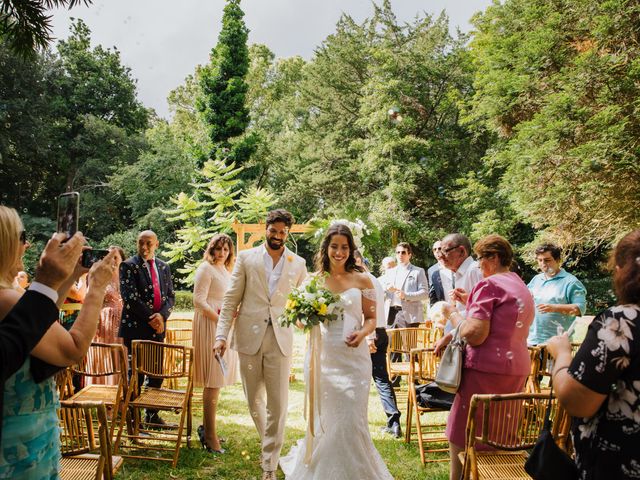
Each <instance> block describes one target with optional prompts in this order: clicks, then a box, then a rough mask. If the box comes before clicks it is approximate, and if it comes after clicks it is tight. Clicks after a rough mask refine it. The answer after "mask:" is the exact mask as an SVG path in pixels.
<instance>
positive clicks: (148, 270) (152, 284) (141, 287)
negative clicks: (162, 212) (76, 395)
mask: <svg viewBox="0 0 640 480" xmlns="http://www.w3.org/2000/svg"><path fill="white" fill-rule="evenodd" d="M159 245H160V244H159V242H158V237H157V236H156V234H155V233H154V232H152V231H151V230H145V231H144V232H141V233H140V234H139V235H138V254H137V255H134V256H133V257H131V258H129V259H127V260H126V261H124V262H122V263H121V264H120V293H121V295H122V301H123V309H122V323H121V324H120V332H119V335H120V336H121V337H122V338H123V340H124V344H125V346H126V347H127V350H128V352H129V355H131V341H132V340H153V341H155V342H164V335H165V324H166V321H167V319H168V318H169V315H170V314H171V310H172V309H173V305H174V304H175V294H174V292H173V282H172V280H171V269H170V268H169V265H167V264H166V263H165V262H163V261H162V260H160V259H158V258H156V256H155V252H156V249H157V248H158V247H159ZM142 381H143V378H139V379H138V385H142ZM147 385H148V386H149V387H154V388H159V387H161V386H162V379H161V378H148V379H147ZM146 422H147V423H151V424H159V425H163V424H164V421H163V420H162V419H161V418H160V417H159V416H158V412H157V411H154V410H147V415H146Z"/></svg>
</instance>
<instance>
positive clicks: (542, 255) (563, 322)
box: [527, 243, 587, 345]
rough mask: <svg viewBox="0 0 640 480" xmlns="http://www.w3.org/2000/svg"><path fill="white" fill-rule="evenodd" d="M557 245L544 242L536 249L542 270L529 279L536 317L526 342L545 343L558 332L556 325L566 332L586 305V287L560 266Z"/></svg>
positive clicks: (582, 313)
mask: <svg viewBox="0 0 640 480" xmlns="http://www.w3.org/2000/svg"><path fill="white" fill-rule="evenodd" d="M561 253H562V250H561V249H560V247H558V246H557V245H553V244H551V243H545V244H543V245H541V246H539V247H538V248H536V251H535V254H536V261H537V262H538V268H539V269H540V270H541V273H539V274H538V275H536V276H535V277H533V278H532V279H531V281H530V282H529V285H528V287H529V290H530V291H531V294H532V295H533V300H534V301H535V304H536V317H535V319H534V320H533V324H532V325H531V329H530V330H529V338H528V340H527V341H528V343H529V345H538V344H540V343H545V342H546V341H547V340H548V339H549V338H551V337H553V336H554V335H557V334H558V326H561V327H562V329H563V331H566V330H568V329H569V327H570V326H571V323H573V321H574V320H575V318H576V316H577V315H584V313H585V311H586V308H587V299H586V296H587V290H586V289H585V288H584V285H583V284H582V282H580V280H578V279H577V278H576V277H574V276H573V275H571V274H570V273H568V272H567V271H566V270H564V269H563V268H561V260H560V254H561Z"/></svg>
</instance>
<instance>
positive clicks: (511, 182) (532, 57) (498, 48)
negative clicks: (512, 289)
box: [471, 0, 640, 255]
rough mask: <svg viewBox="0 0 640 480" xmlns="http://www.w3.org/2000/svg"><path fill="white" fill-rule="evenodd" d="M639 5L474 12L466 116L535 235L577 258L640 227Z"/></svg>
mask: <svg viewBox="0 0 640 480" xmlns="http://www.w3.org/2000/svg"><path fill="white" fill-rule="evenodd" d="M639 20H640V6H638V3H637V2H634V1H628V0H613V1H609V2H589V1H587V0H564V1H561V2H555V1H550V0H533V1H524V0H509V1H506V2H502V3H500V4H497V3H496V4H494V5H492V6H491V7H489V8H488V9H487V10H486V11H485V12H484V13H482V14H481V15H479V16H478V17H477V18H476V19H475V22H474V23H475V26H476V29H477V33H476V35H475V38H474V39H473V41H472V43H471V48H472V53H473V58H474V63H475V65H476V66H477V73H476V77H475V82H474V83H475V88H476V93H475V95H474V98H473V102H472V104H471V106H472V109H471V118H474V119H477V120H480V121H483V122H485V125H486V126H487V128H489V129H491V131H493V132H495V134H496V135H497V136H499V141H498V142H497V143H496V145H495V147H494V148H493V149H492V150H491V151H490V152H489V154H488V155H487V157H486V159H485V162H486V163H489V164H492V165H495V166H496V167H497V169H499V170H501V171H502V173H501V176H500V180H499V183H498V185H497V192H498V195H500V197H501V198H503V199H504V200H505V201H507V202H508V203H509V205H510V207H511V208H512V209H513V210H514V211H515V212H516V214H517V216H518V217H519V218H522V219H525V220H526V222H527V223H529V224H530V225H531V226H532V227H533V228H534V229H535V230H537V232H538V233H537V238H543V237H544V238H547V239H549V238H550V239H553V240H555V241H558V242H559V243H561V244H562V245H564V246H566V247H570V248H572V249H573V250H574V253H575V254H577V255H580V254H581V252H582V253H588V252H590V251H592V250H593V249H597V248H598V246H599V245H602V244H609V243H612V242H614V241H615V240H616V238H617V237H618V236H619V235H621V234H623V233H624V232H627V231H629V229H631V228H637V227H638V226H639V225H640V213H639V212H640V209H639V207H640V203H639V202H640V182H639V180H640V167H638V161H637V158H638V153H639V150H638V144H639V138H640V120H639V117H638V114H637V113H638V112H637V110H638V107H637V105H638V103H637V99H638V97H639V94H640V90H639V89H640V82H639V81H638V80H639V79H640V68H639V65H640V60H639V59H640V55H639V53H640V47H638V45H639V43H638V40H639V39H640V37H639V34H638V29H637V26H638V22H639Z"/></svg>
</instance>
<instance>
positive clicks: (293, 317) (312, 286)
mask: <svg viewBox="0 0 640 480" xmlns="http://www.w3.org/2000/svg"><path fill="white" fill-rule="evenodd" d="M339 301H340V296H339V295H336V294H335V293H332V292H331V291H330V290H328V289H326V288H325V287H324V278H323V277H321V276H315V277H313V278H312V279H311V281H310V282H309V283H307V284H305V285H303V286H301V287H299V288H294V289H293V290H292V291H291V293H290V294H289V297H288V298H287V303H286V304H285V308H284V312H283V313H282V315H281V316H280V319H279V320H280V325H282V326H283V327H289V326H291V325H296V324H297V323H298V322H299V323H301V324H302V325H303V327H304V329H305V330H311V328H313V327H314V326H315V325H319V324H321V323H324V322H328V321H332V320H335V319H337V318H338V315H340V314H341V313H342V307H340V305H339V304H338V302H339Z"/></svg>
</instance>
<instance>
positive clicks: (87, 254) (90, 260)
mask: <svg viewBox="0 0 640 480" xmlns="http://www.w3.org/2000/svg"><path fill="white" fill-rule="evenodd" d="M107 255H109V250H98V249H93V248H90V249H87V250H84V251H83V252H82V260H80V264H81V265H82V266H83V267H84V268H91V267H92V265H93V264H94V263H96V262H98V261H100V260H102V259H103V258H104V257H106V256H107Z"/></svg>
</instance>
